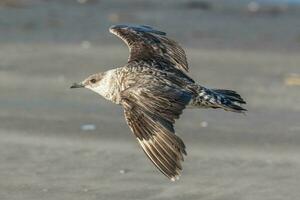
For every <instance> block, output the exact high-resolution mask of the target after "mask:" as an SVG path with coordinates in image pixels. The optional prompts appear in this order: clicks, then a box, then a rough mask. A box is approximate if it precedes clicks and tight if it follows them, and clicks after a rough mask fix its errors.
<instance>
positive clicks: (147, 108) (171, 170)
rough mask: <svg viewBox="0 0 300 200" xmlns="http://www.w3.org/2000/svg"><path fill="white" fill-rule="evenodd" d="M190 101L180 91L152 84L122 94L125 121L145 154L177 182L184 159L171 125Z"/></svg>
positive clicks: (180, 144)
mask: <svg viewBox="0 0 300 200" xmlns="http://www.w3.org/2000/svg"><path fill="white" fill-rule="evenodd" d="M190 99H191V95H190V94H189V93H188V92H186V91H182V90H180V89H177V88H174V87H170V86H167V85H163V84H159V85H156V84H155V83H154V84H152V85H151V87H149V86H148V87H147V85H143V86H136V87H133V88H129V89H127V90H125V91H123V92H122V105H123V107H124V113H125V118H126V121H127V124H128V125H129V127H130V129H131V130H132V132H133V133H134V135H135V136H136V138H137V140H138V142H139V144H140V145H141V147H142V148H143V150H144V152H145V154H146V155H147V156H148V157H149V159H150V160H151V161H152V162H153V164H154V165H155V166H156V167H157V168H158V169H159V170H160V171H161V172H162V173H163V174H164V175H166V176H167V177H168V178H170V179H171V180H176V179H177V178H178V177H179V175H180V171H181V170H182V166H181V161H183V154H185V155H186V151H185V145H184V143H183V141H182V140H181V139H180V138H179V137H178V136H176V135H175V131H174V127H173V124H174V122H175V119H178V118H179V115H180V114H181V113H182V110H183V109H184V108H185V106H186V104H188V102H189V101H190Z"/></svg>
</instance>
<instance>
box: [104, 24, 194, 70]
mask: <svg viewBox="0 0 300 200" xmlns="http://www.w3.org/2000/svg"><path fill="white" fill-rule="evenodd" d="M109 31H110V32H111V33H113V34H115V35H116V36H118V37H119V38H121V39H122V40H123V41H124V42H125V43H126V44H127V46H128V48H129V51H130V55H129V58H128V61H129V62H130V61H132V60H140V59H143V60H145V59H153V58H155V57H157V56H159V57H163V58H164V59H168V60H169V61H170V62H172V63H173V64H174V67H176V68H177V69H180V70H182V71H183V72H188V63H187V60H186V55H185V52H184V50H183V49H182V48H181V47H180V46H179V45H178V44H177V43H176V42H175V41H173V40H171V39H169V38H167V37H166V33H164V32H162V31H158V30H155V29H153V28H152V27H150V26H144V25H139V26H133V25H115V26H112V27H110V29H109Z"/></svg>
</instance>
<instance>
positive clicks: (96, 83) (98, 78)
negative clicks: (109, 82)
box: [71, 73, 104, 92]
mask: <svg viewBox="0 0 300 200" xmlns="http://www.w3.org/2000/svg"><path fill="white" fill-rule="evenodd" d="M103 77H104V73H97V74H92V75H90V76H89V77H87V78H86V79H85V80H83V81H82V82H79V83H74V84H73V85H72V86H71V88H87V89H90V90H92V91H94V92H96V90H97V88H99V87H100V86H101V82H102V79H103Z"/></svg>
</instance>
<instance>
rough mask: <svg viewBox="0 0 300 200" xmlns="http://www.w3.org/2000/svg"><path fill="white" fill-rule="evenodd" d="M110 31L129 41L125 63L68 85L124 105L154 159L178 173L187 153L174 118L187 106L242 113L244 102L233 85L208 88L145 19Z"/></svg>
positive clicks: (174, 45)
mask: <svg viewBox="0 0 300 200" xmlns="http://www.w3.org/2000/svg"><path fill="white" fill-rule="evenodd" d="M109 31H110V32H111V33H113V34H115V35H116V36H118V37H119V38H121V39H122V40H123V41H124V42H125V43H126V44H127V46H128V47H129V50H130V55H129V58H128V62H127V64H126V65H125V66H123V67H119V68H116V69H112V70H109V71H106V72H101V73H96V74H93V75H91V76H89V77H88V78H87V79H85V80H84V81H82V82H81V83H74V85H72V86H71V88H88V89H90V90H92V91H94V92H96V93H98V94H100V95H101V96H103V97H104V98H105V99H107V100H109V101H112V102H113V103H116V104H119V105H121V106H123V108H124V114H125V119H126V122H127V124H128V126H129V127H130V129H131V131H132V132H133V133H134V135H135V137H136V138H137V140H138V142H139V144H140V145H141V147H142V149H143V150H144V152H145V154H146V155H147V156H148V157H149V159H150V160H151V161H152V163H153V164H154V165H155V166H156V167H157V168H158V169H159V170H160V171H161V172H162V173H163V174H164V175H166V176H167V177H168V178H169V179H171V180H176V179H178V177H179V175H180V172H181V170H182V166H181V162H182V161H183V160H184V158H183V156H184V155H186V150H185V145H184V143H183V141H182V140H181V139H180V138H179V137H178V136H177V135H176V134H175V130H174V126H173V125H174V123H175V120H176V119H178V118H179V116H180V114H181V113H182V111H183V110H184V109H185V108H186V107H190V108H222V109H224V110H227V111H232V112H237V113H243V112H244V111H246V109H244V108H242V107H241V106H240V105H241V104H245V103H246V102H245V101H244V100H243V99H242V98H241V96H240V95H239V94H237V93H236V92H235V91H232V90H223V89H208V88H205V87H203V86H201V85H199V84H197V83H196V82H195V81H194V80H193V79H192V78H191V77H190V76H189V75H188V63H187V60H186V55H185V52H184V50H183V49H182V48H181V47H180V46H179V45H178V44H177V43H176V42H174V41H173V40H171V39H169V38H167V37H166V33H164V32H162V31H158V30H156V29H153V28H152V27H150V26H144V25H115V26H112V27H111V28H110V29H109Z"/></svg>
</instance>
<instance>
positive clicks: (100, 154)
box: [0, 0, 300, 200]
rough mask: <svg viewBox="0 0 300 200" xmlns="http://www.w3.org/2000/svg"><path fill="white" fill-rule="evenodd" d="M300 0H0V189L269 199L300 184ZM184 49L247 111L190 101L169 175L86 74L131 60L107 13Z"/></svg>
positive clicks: (3, 195) (48, 194)
mask: <svg viewBox="0 0 300 200" xmlns="http://www.w3.org/2000/svg"><path fill="white" fill-rule="evenodd" d="M299 19H300V1H297V0H290V1H289V0H286V1H285V0H264V1H262V0H261V1H249V0H212V1H205V0H185V1H180V0H174V1H173V0H165V1H159V0H148V1H141V0H111V1H110V0H0V94H1V95H0V199H1V200H6V199H9V200H12V199H22V200H29V199H30V200H34V199H39V200H41V199H49V200H50V199H63V200H67V199H72V200H75V199H105V200H110V199H124V200H126V199H128V200H133V199H152V200H155V199H191V200H193V199H195V200H198V199H203V200H217V199H218V200H221V199H222V200H229V199H230V200H235V199H243V200H244V199H245V200H258V199H262V200H271V199H272V200H274V199H278V200H279V199H280V200H281V199H285V200H289V199H293V200H294V199H298V198H299V196H300V191H299V185H300V156H299V151H300V145H299V144H300V54H299V53H300V20H299ZM120 23H134V24H147V25H151V26H154V27H156V28H157V29H159V30H163V31H165V32H167V33H168V35H169V37H170V38H172V39H174V40H176V41H178V42H179V43H180V44H181V45H182V46H183V48H184V49H185V50H186V53H187V57H188V61H189V65H190V71H191V76H192V77H193V78H194V79H195V80H196V81H198V82H199V83H200V84H202V85H204V86H208V87H211V88H225V89H226V88H227V89H233V90H236V91H238V92H239V93H240V94H241V95H242V97H244V98H245V100H246V101H247V103H248V104H247V106H246V107H247V109H248V110H249V111H248V113H247V114H246V115H241V114H236V113H229V112H225V111H222V110H185V112H184V114H183V115H182V117H181V119H180V120H178V121H177V123H176V130H177V133H178V135H179V136H180V137H181V138H182V139H183V140H184V141H185V144H186V146H187V151H188V156H187V157H186V160H185V162H184V164H183V167H184V170H183V173H182V177H181V179H180V181H177V182H175V183H171V182H170V181H169V180H167V179H166V178H165V177H164V176H163V175H161V174H160V173H159V172H158V170H156V168H155V167H154V166H153V165H152V164H151V163H150V161H148V159H147V157H146V156H145V155H144V153H143V152H142V150H141V148H140V147H139V146H138V144H137V142H136V140H135V138H134V137H133V135H132V134H131V132H130V130H129V128H128V127H127V125H126V122H125V120H124V117H123V110H122V108H121V107H120V106H116V105H113V104H112V103H110V102H107V101H106V100H104V99H103V98H101V97H100V96H98V95H97V94H95V93H92V92H90V91H88V90H70V89H69V87H70V85H71V84H72V83H73V82H77V81H81V80H83V79H85V78H86V77H87V76H88V75H90V74H92V73H95V72H100V71H105V70H108V69H111V68H115V67H119V66H123V65H124V64H125V63H126V61H127V57H128V50H127V47H126V45H125V44H124V43H123V42H122V41H121V40H120V39H118V38H116V37H115V36H113V35H111V34H110V33H109V32H108V28H109V27H110V26H111V25H113V24H120Z"/></svg>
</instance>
